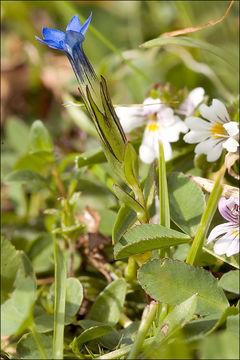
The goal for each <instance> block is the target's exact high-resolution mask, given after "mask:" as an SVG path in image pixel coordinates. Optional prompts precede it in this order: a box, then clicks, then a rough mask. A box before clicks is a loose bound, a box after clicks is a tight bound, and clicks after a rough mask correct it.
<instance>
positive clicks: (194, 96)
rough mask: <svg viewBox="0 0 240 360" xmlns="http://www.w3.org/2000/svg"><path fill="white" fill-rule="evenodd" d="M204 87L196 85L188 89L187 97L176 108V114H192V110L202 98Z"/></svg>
mask: <svg viewBox="0 0 240 360" xmlns="http://www.w3.org/2000/svg"><path fill="white" fill-rule="evenodd" d="M204 93H205V91H204V89H203V88H202V87H197V88H195V89H193V90H192V91H190V93H189V94H188V97H187V98H186V99H185V100H184V101H183V102H182V104H181V105H180V108H179V110H178V114H181V115H185V116H190V115H192V114H193V112H194V110H195V109H196V108H197V107H198V105H199V104H201V102H202V101H203V99H204Z"/></svg>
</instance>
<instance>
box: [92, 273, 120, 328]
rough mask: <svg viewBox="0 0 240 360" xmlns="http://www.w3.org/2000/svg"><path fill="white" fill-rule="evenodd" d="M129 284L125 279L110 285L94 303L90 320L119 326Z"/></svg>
mask: <svg viewBox="0 0 240 360" xmlns="http://www.w3.org/2000/svg"><path fill="white" fill-rule="evenodd" d="M126 290H127V284H126V281H125V280H124V279H123V278H120V279H117V280H115V281H113V282H112V283H110V284H109V285H108V286H107V287H106V288H105V289H104V290H103V291H102V292H101V293H100V294H99V296H98V297H97V299H96V301H95V302H94V303H93V306H92V309H91V313H90V319H91V320H96V321H100V322H103V323H105V324H108V325H111V326H113V325H115V324H117V322H118V320H119V319H120V316H121V314H122V308H123V304H124V300H125V296H126Z"/></svg>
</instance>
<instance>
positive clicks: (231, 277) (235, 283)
mask: <svg viewBox="0 0 240 360" xmlns="http://www.w3.org/2000/svg"><path fill="white" fill-rule="evenodd" d="M218 284H219V286H221V287H222V288H223V289H224V290H227V291H229V292H232V293H234V294H239V270H231V271H229V272H227V273H226V274H223V276H222V277H221V279H220V280H219V282H218Z"/></svg>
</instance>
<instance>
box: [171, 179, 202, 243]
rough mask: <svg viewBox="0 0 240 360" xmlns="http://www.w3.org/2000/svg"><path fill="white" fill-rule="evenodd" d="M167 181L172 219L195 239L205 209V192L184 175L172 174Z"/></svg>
mask: <svg viewBox="0 0 240 360" xmlns="http://www.w3.org/2000/svg"><path fill="white" fill-rule="evenodd" d="M167 179H168V191H169V202H170V214H171V219H172V220H173V221H174V223H175V224H176V225H177V226H178V227H179V228H180V229H182V230H183V231H184V232H185V233H187V234H189V235H190V236H192V237H193V236H194V235H195V234H196V231H197V228H198V225H199V223H200V220H201V217H202V214H203V211H204V208H205V198H204V195H203V192H202V190H201V189H200V188H199V187H198V186H197V185H196V184H195V183H194V182H193V181H191V180H190V179H189V178H188V177H187V176H186V175H184V174H180V173H170V174H169V175H168V177H167Z"/></svg>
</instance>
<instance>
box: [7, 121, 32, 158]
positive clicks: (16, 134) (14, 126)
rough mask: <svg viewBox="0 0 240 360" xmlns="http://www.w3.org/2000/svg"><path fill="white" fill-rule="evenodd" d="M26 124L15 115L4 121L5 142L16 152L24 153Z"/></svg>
mask: <svg viewBox="0 0 240 360" xmlns="http://www.w3.org/2000/svg"><path fill="white" fill-rule="evenodd" d="M28 134H29V128H28V126H27V125H26V124H25V123H24V122H23V121H21V120H20V119H18V118H17V117H10V118H8V119H7V122H6V137H7V143H8V144H9V145H10V146H11V147H12V148H13V149H14V150H16V152H17V153H18V154H24V153H25V152H26V150H27V145H26V144H27V139H28Z"/></svg>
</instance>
